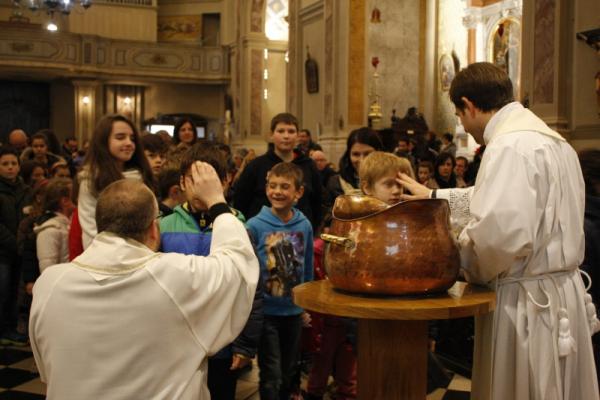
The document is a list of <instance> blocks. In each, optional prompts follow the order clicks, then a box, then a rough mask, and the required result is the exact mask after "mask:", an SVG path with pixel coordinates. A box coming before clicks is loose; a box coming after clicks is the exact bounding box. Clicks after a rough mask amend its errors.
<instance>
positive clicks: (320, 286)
mask: <svg viewBox="0 0 600 400" xmlns="http://www.w3.org/2000/svg"><path fill="white" fill-rule="evenodd" d="M294 302H295V303H296V304H298V305H299V306H300V307H303V308H305V309H307V310H310V311H316V312H319V313H323V314H331V315H337V316H342V317H353V318H357V319H358V360H357V364H358V399H359V400H373V399H386V400H388V399H389V400H395V399H398V400H412V399H416V400H423V399H425V397H426V391H427V321H428V320H433V319H452V318H462V317H469V316H479V315H484V314H487V313H489V312H491V311H493V310H494V307H495V305H496V294H495V293H494V292H493V291H490V290H488V289H485V288H481V287H477V286H473V285H470V284H467V283H464V282H457V283H456V284H455V285H454V286H453V287H452V288H451V289H450V290H448V292H447V293H440V294H438V295H435V296H431V297H371V296H370V297H366V296H361V295H352V294H347V293H342V292H339V291H337V290H335V289H334V288H333V287H332V286H331V283H330V282H329V281H328V280H322V281H315V282H308V283H305V284H303V285H300V286H296V287H295V288H294ZM475 340H476V341H477V340H478V338H477V337H476V338H475Z"/></svg>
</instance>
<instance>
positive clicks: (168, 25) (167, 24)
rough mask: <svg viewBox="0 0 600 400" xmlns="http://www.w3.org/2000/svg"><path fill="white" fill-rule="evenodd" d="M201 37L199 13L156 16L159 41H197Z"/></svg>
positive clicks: (200, 17)
mask: <svg viewBox="0 0 600 400" xmlns="http://www.w3.org/2000/svg"><path fill="white" fill-rule="evenodd" d="M201 38H202V16H201V15H166V16H160V17H158V28H157V39H158V41H160V42H197V41H200V39H201Z"/></svg>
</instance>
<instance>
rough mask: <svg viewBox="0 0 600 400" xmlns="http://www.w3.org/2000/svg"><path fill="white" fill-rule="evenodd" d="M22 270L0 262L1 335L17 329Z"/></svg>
mask: <svg viewBox="0 0 600 400" xmlns="http://www.w3.org/2000/svg"><path fill="white" fill-rule="evenodd" d="M20 275H21V274H20V270H19V269H18V268H17V266H16V265H11V264H9V263H7V262H6V261H2V262H0V334H2V333H4V332H8V331H14V330H15V329H16V327H17V311H18V309H17V304H18V303H17V296H18V289H19V280H20Z"/></svg>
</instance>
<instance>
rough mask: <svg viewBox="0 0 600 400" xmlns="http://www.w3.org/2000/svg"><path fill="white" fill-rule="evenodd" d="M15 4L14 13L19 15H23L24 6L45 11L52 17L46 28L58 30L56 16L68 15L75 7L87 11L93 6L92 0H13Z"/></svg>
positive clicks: (34, 10)
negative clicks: (76, 0)
mask: <svg viewBox="0 0 600 400" xmlns="http://www.w3.org/2000/svg"><path fill="white" fill-rule="evenodd" d="M13 5H14V7H15V11H14V15H15V16H18V17H21V16H22V11H21V10H22V9H24V8H28V9H29V10H30V11H31V12H33V13H36V12H38V11H43V12H45V13H46V14H48V16H49V17H50V21H49V22H48V24H47V25H46V29H48V30H49V31H56V30H58V26H57V25H56V23H55V22H54V18H55V17H56V16H60V15H63V16H68V15H69V14H71V11H72V10H73V9H75V10H78V9H80V10H82V11H85V10H87V9H88V8H90V7H91V6H92V0H79V1H78V2H75V1H71V0H13ZM77 6H79V7H77Z"/></svg>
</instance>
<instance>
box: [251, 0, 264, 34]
mask: <svg viewBox="0 0 600 400" xmlns="http://www.w3.org/2000/svg"><path fill="white" fill-rule="evenodd" d="M264 17H265V0H252V7H251V9H250V31H251V32H263V31H264V29H265V26H264V25H265V23H264Z"/></svg>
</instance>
